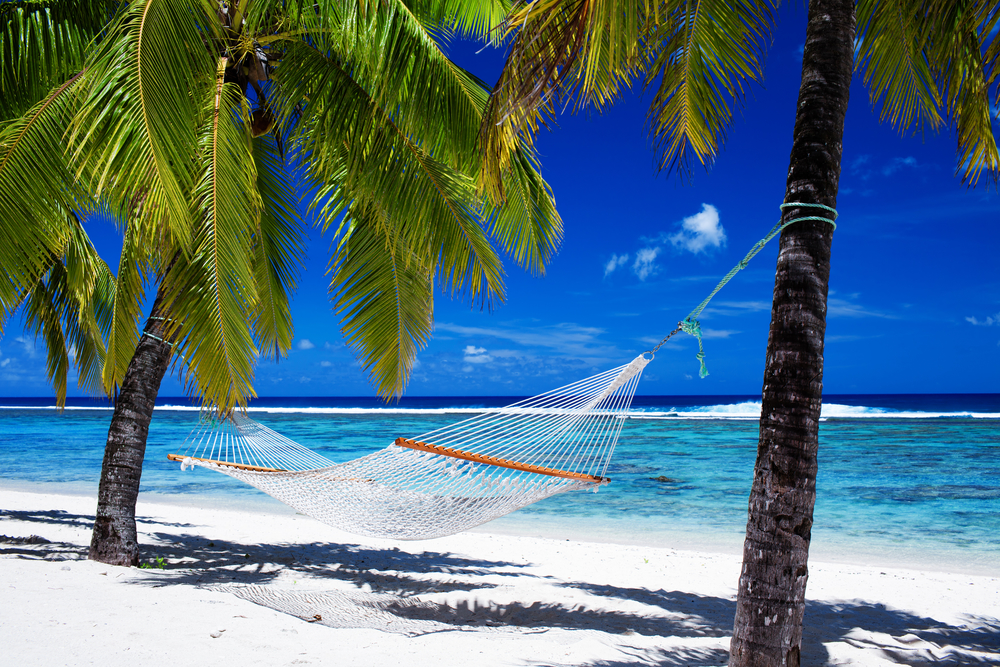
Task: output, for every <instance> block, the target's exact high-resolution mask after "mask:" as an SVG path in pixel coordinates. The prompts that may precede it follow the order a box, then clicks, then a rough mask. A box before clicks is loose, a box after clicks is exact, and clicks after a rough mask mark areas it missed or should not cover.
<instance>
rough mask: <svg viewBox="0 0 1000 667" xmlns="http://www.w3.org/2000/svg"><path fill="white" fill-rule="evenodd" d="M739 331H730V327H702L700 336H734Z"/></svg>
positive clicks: (708, 337) (705, 337) (706, 337)
mask: <svg viewBox="0 0 1000 667" xmlns="http://www.w3.org/2000/svg"><path fill="white" fill-rule="evenodd" d="M738 333H740V332H739V331H732V330H730V329H702V330H701V337H702V338H704V339H706V340H708V339H710V338H729V337H730V336H735V335H736V334H738Z"/></svg>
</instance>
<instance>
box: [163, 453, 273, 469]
mask: <svg viewBox="0 0 1000 667" xmlns="http://www.w3.org/2000/svg"><path fill="white" fill-rule="evenodd" d="M167 458H168V459H170V460H171V461H184V459H192V460H194V461H205V462H206V463H214V464H215V465H218V466H229V467H230V468H239V469H240V470H253V471H255V472H288V471H287V470H284V469H283V468H265V467H263V466H252V465H247V464H246V463H230V462H229V461H218V460H216V459H203V458H201V457H200V456H181V455H180V454H167Z"/></svg>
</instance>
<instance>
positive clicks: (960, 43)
mask: <svg viewBox="0 0 1000 667" xmlns="http://www.w3.org/2000/svg"><path fill="white" fill-rule="evenodd" d="M924 11H925V12H926V13H925V15H924V16H925V21H926V24H925V26H926V27H925V33H924V36H925V39H924V41H925V44H926V46H925V51H926V53H927V57H928V60H929V62H930V64H931V68H932V69H933V71H934V73H935V77H936V79H937V81H938V89H939V90H940V94H941V100H942V104H943V107H944V110H945V113H946V114H947V115H948V116H949V117H950V118H952V119H954V122H955V126H956V129H957V135H958V136H957V139H958V165H959V166H958V170H959V171H960V172H961V173H962V177H963V179H964V180H966V181H968V182H971V183H975V182H976V181H977V180H978V179H979V177H980V176H981V175H982V173H983V171H986V172H987V174H988V175H989V177H990V178H992V179H996V178H997V176H998V174H1000V151H998V149H997V143H996V138H995V136H994V134H993V127H992V119H993V115H994V112H993V106H992V105H991V103H990V87H991V86H995V84H996V78H997V73H998V72H997V57H998V54H1000V42H998V37H997V35H996V32H997V27H998V20H1000V8H998V7H997V5H996V3H995V2H987V1H986V0H955V1H948V2H946V1H945V0H927V2H926V3H925V6H924ZM998 95H1000V90H998V91H996V92H995V93H994V101H998V102H1000V98H998V97H997V96H998Z"/></svg>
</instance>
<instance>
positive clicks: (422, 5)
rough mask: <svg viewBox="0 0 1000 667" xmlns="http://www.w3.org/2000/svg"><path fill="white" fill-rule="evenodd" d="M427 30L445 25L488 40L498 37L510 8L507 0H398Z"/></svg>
mask: <svg viewBox="0 0 1000 667" xmlns="http://www.w3.org/2000/svg"><path fill="white" fill-rule="evenodd" d="M400 4H403V5H405V6H406V8H407V9H408V10H409V11H410V12H411V13H412V14H413V15H414V16H415V17H416V18H417V20H419V21H420V23H421V24H422V25H423V26H424V27H425V28H427V29H428V30H430V31H432V32H433V31H435V30H440V29H444V30H445V31H447V32H448V33H454V34H457V35H461V36H463V37H467V38H471V39H475V40H477V41H480V42H488V41H490V40H491V39H493V38H495V37H497V32H498V31H499V30H500V26H501V25H503V23H504V21H505V19H506V18H507V15H508V13H509V12H510V8H511V2H510V0H476V1H470V0H401V3H400Z"/></svg>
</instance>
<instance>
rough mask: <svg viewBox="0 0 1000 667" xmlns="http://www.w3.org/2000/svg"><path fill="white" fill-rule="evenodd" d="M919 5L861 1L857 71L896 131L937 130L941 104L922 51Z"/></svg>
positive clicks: (909, 0) (916, 1)
mask: <svg viewBox="0 0 1000 667" xmlns="http://www.w3.org/2000/svg"><path fill="white" fill-rule="evenodd" d="M922 4H923V2H922V1H921V0H888V1H878V2H876V1H875V0H861V1H860V2H858V8H857V21H858V43H859V44H860V48H859V51H858V57H857V67H858V69H863V70H864V73H865V84H866V85H868V86H869V87H870V94H871V98H872V102H873V103H875V102H876V101H877V100H882V110H881V112H880V114H879V119H880V120H882V121H885V120H889V121H890V122H891V123H892V124H893V125H894V126H895V127H897V128H900V129H902V128H904V127H907V128H908V127H911V126H913V125H914V124H915V125H916V129H919V128H920V126H922V125H923V123H924V122H926V123H928V124H929V125H930V126H931V127H932V128H937V127H938V126H939V125H940V124H941V122H942V119H941V116H940V114H939V113H938V107H939V106H940V104H941V100H940V96H939V94H938V91H937V86H936V85H935V83H934V74H933V72H932V71H931V67H930V63H928V62H927V57H926V55H925V53H924V52H923V49H922V47H923V39H924V36H923V35H922V34H921V32H922V28H923V25H922V23H923V22H922V21H921V20H920V14H921V11H922V7H921V5H922Z"/></svg>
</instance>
